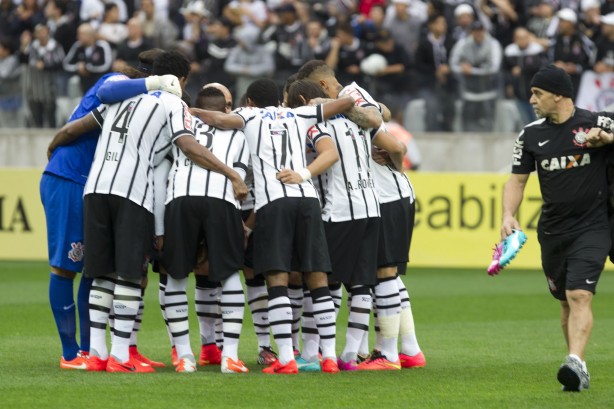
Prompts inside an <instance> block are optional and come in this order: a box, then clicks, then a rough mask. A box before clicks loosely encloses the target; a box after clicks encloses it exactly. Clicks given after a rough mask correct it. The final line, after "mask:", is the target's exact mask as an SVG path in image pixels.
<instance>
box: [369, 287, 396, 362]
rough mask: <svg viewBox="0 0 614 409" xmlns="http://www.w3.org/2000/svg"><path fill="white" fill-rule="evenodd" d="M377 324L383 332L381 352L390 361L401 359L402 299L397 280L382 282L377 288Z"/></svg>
mask: <svg viewBox="0 0 614 409" xmlns="http://www.w3.org/2000/svg"><path fill="white" fill-rule="evenodd" d="M375 304H376V306H377V322H378V326H379V328H380V332H381V337H382V339H381V344H382V345H381V352H382V355H384V356H385V357H386V358H387V359H388V360H389V361H392V362H396V361H398V359H399V351H398V348H397V342H398V336H399V327H400V319H401V298H400V296H399V287H398V286H397V283H396V279H395V278H391V279H383V280H380V281H379V282H378V283H377V285H376V286H375Z"/></svg>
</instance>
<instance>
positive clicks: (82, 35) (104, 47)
mask: <svg viewBox="0 0 614 409" xmlns="http://www.w3.org/2000/svg"><path fill="white" fill-rule="evenodd" d="M112 62H113V58H112V55H111V46H110V45H109V43H107V42H106V41H104V40H96V31H95V30H94V27H92V26H91V25H90V24H87V23H83V24H81V25H80V26H79V29H78V30H77V41H76V42H75V43H74V44H73V46H72V47H71V48H70V50H69V51H68V54H67V55H66V58H65V59H64V70H65V71H67V72H69V73H72V74H76V75H78V76H79V79H80V83H81V92H82V93H85V91H86V90H88V89H90V88H91V87H92V86H93V85H94V84H95V83H96V81H98V79H99V78H100V77H102V76H103V75H104V74H106V73H107V72H109V70H110V69H111V63H112Z"/></svg>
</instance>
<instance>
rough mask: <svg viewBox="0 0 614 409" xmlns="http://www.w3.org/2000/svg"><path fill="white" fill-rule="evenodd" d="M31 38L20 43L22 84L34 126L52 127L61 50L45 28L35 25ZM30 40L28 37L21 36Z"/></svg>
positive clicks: (62, 52) (62, 56) (54, 123)
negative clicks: (21, 47) (22, 65)
mask: <svg viewBox="0 0 614 409" xmlns="http://www.w3.org/2000/svg"><path fill="white" fill-rule="evenodd" d="M34 38H35V39H34V41H31V42H28V44H22V46H23V47H24V48H23V51H22V55H23V60H24V62H25V63H26V66H25V69H24V72H23V87H24V93H25V97H26V100H27V101H28V107H29V109H30V116H31V119H32V122H33V125H34V127H36V128H43V127H44V126H47V127H48V128H55V127H56V121H55V106H56V97H57V94H58V93H57V88H56V87H57V83H56V80H55V77H56V73H57V72H58V71H59V70H61V69H62V61H63V60H64V50H63V49H62V46H61V45H60V44H59V43H58V42H57V41H55V40H54V39H53V38H51V36H50V33H49V27H47V26H45V25H43V24H39V25H37V26H36V28H35V29H34ZM25 39H26V40H24V41H27V39H30V38H29V36H27V37H25Z"/></svg>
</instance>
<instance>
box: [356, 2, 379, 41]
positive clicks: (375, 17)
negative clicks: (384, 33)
mask: <svg viewBox="0 0 614 409" xmlns="http://www.w3.org/2000/svg"><path fill="white" fill-rule="evenodd" d="M385 18H386V9H385V7H384V6H382V5H381V4H374V5H373V6H372V7H371V11H370V12H369V15H368V16H364V15H362V14H360V15H359V16H358V17H356V18H355V19H354V20H353V21H352V26H353V27H354V34H355V35H356V37H358V38H359V39H361V40H362V41H365V42H370V43H372V42H373V39H374V38H375V37H376V35H377V33H378V32H379V31H380V30H383V29H384V20H385Z"/></svg>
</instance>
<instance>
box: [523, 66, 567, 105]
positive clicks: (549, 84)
mask: <svg viewBox="0 0 614 409" xmlns="http://www.w3.org/2000/svg"><path fill="white" fill-rule="evenodd" d="M531 87H535V88H541V89H543V90H544V91H548V92H552V93H553V94H556V95H561V96H563V97H567V98H573V83H572V82H571V77H570V76H569V74H567V73H566V72H565V70H563V69H562V68H559V67H557V66H556V65H554V64H548V65H547V66H545V67H542V68H541V69H540V70H539V71H537V73H536V74H535V75H534V76H533V79H532V80H531Z"/></svg>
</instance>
